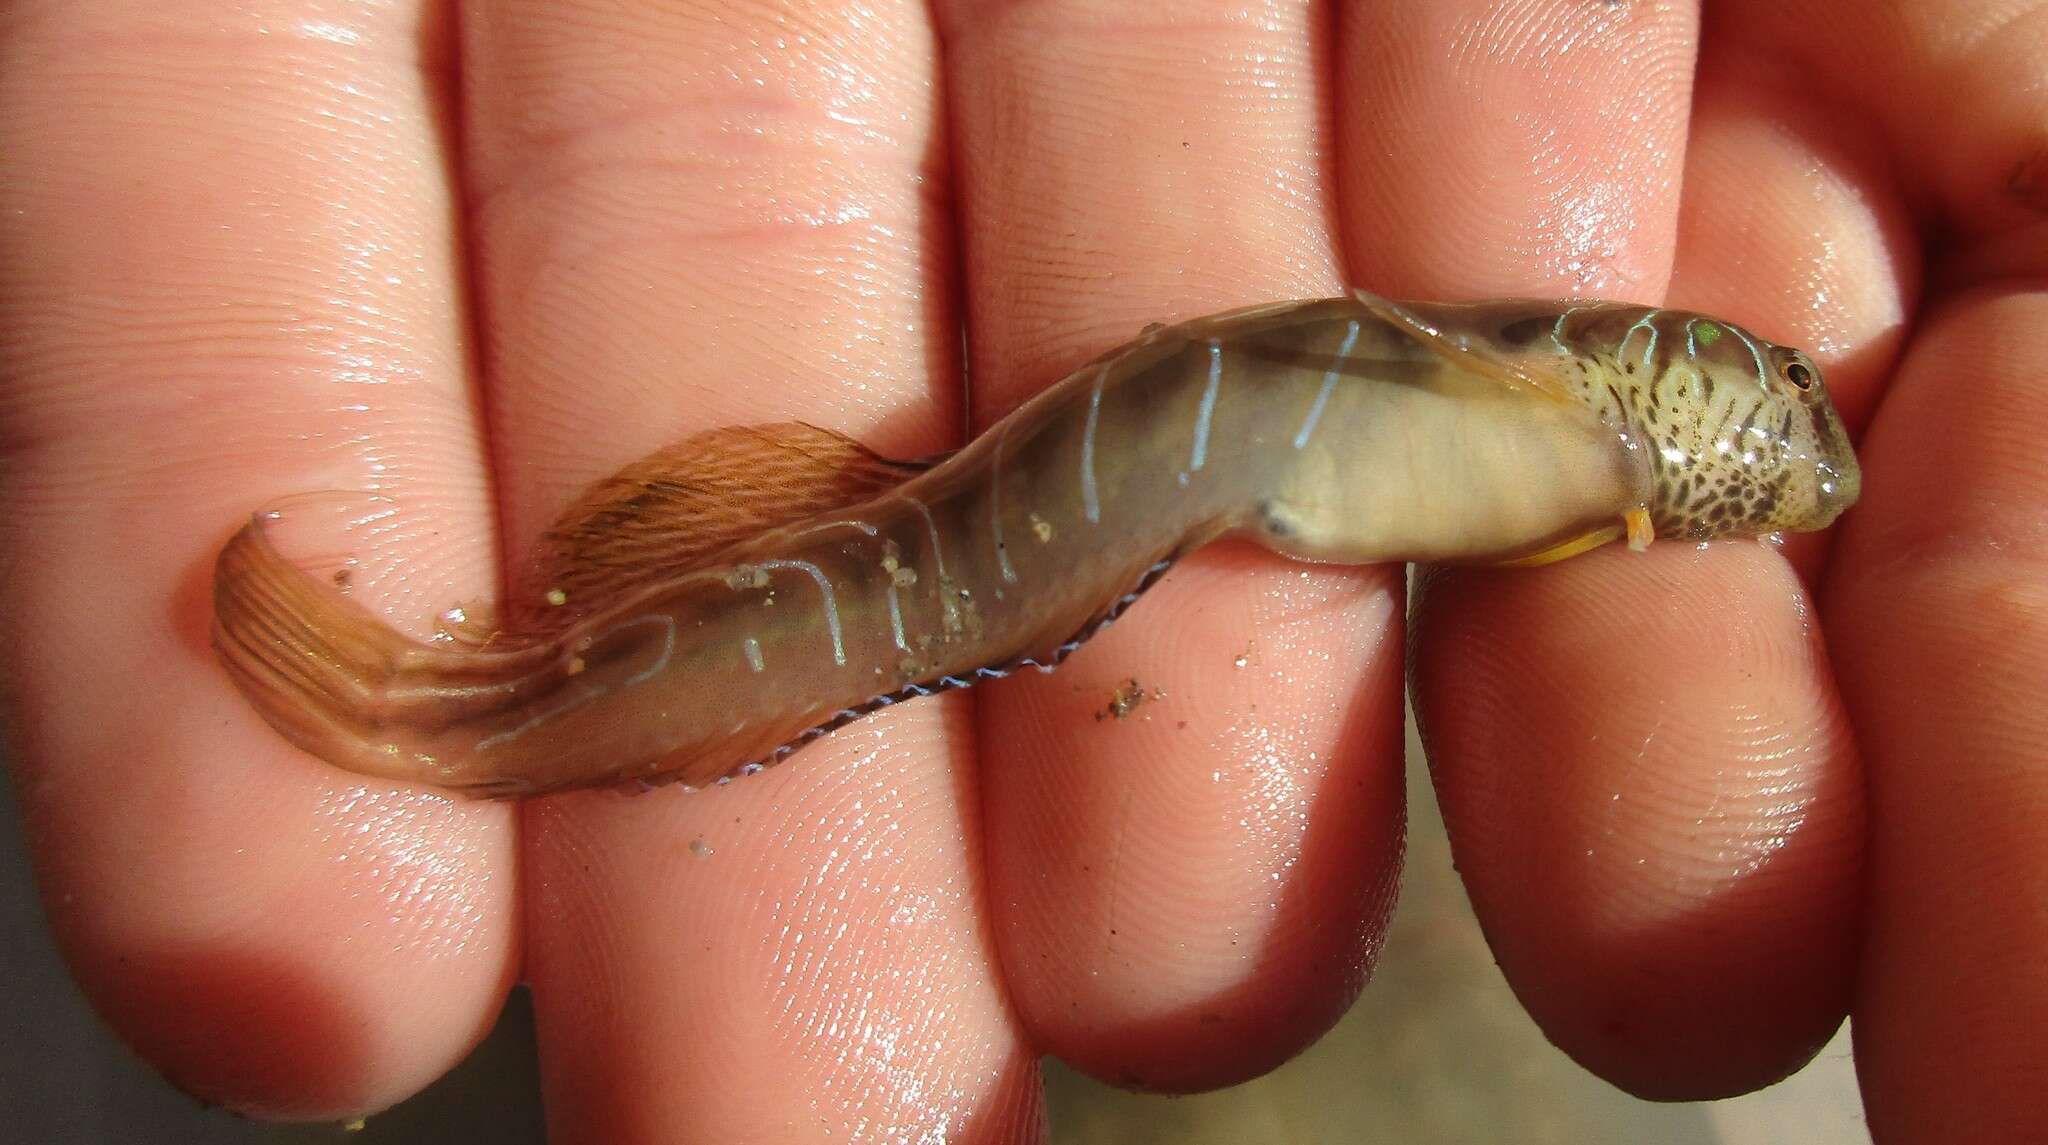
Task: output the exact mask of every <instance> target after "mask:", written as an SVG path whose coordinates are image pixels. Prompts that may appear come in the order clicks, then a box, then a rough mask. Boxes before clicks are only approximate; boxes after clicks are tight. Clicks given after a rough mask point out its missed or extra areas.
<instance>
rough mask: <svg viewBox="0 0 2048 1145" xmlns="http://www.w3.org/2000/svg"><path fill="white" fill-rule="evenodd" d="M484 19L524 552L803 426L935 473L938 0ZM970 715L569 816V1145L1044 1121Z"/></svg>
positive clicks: (941, 295) (502, 392)
mask: <svg viewBox="0 0 2048 1145" xmlns="http://www.w3.org/2000/svg"><path fill="white" fill-rule="evenodd" d="M470 15H471V17H473V19H472V20H471V21H470V23H469V24H468V25H467V27H468V28H469V29H470V30H471V33H472V34H471V35H470V37H469V39H468V41H467V44H466V47H467V49H468V52H469V60H470V65H471V67H470V76H471V80H472V83H471V87H470V90H469V114H468V117H467V121H466V122H467V123H468V125H469V127H470V131H471V135H470V140H471V145H472V159H473V161H474V162H473V177H474V198H475V204H476V207H475V209H476V220H477V233H478V237H479V243H480V248H481V253H482V274H483V282H482V288H483V291H484V294H485V297H486V299H487V305H486V322H485V338H486V345H487V347H488V354H489V358H490V361H491V362H492V363H493V364H494V366H495V369H496V373H495V377H494V389H493V395H492V396H493V400H492V412H493V415H494V418H495V428H496V430H497V433H496V436H495V438H494V444H495V446H496V448H497V450H498V453H499V457H500V460H501V464H502V467H503V472H504V473H505V474H506V483H505V490H504V492H505V515H506V520H507V522H508V527H509V536H510V538H511V543H512V544H513V545H515V546H518V548H519V549H522V550H523V549H525V548H528V547H530V546H531V545H532V543H533V541H534V538H535V537H536V534H537V533H538V532H539V530H540V529H541V528H542V527H543V525H544V524H545V522H546V521H547V520H548V519H549V518H550V517H552V516H553V515H554V514H555V513H556V512H558V511H559V510H560V509H561V507H562V506H563V505H564V504H565V503H566V502H567V501H568V499H569V498H570V497H571V496H573V495H574V493H575V492H576V491H577V489H578V487H579V486H580V485H582V484H583V483H585V482H588V481H590V480H592V479H595V478H598V477H600V476H602V475H604V474H606V473H609V472H611V471H613V470H615V469H617V468H618V467H619V466H621V465H623V464H624V463H626V462H628V461H630V460H633V459H634V458H636V457H639V456H641V455H643V454H646V453H648V452H650V451H652V450H653V449H654V448H656V447H657V446H660V445H662V444H665V443H667V442H669V441H673V440H675V439H677V438H680V437H682V436H684V435H685V434H687V433H689V432H692V431H695V430H700V429H704V428H707V427H711V426H717V425H726V424H733V423H747V422H760V421H769V420H776V419H789V418H801V419H803V420H806V421H811V422H815V423H818V424H822V425H825V426H829V427H832V428H834V429H838V430H842V431H845V432H848V433H852V434H854V435H856V436H859V437H862V438H863V439H865V440H868V441H869V442H871V443H873V444H874V445H876V446H878V447H879V448H882V449H884V450H885V451H887V452H890V453H896V454H899V455H916V454H920V453H927V452H930V451H932V450H934V449H937V448H941V447H943V446H944V445H946V444H949V442H948V436H949V427H951V426H953V425H957V424H958V421H957V407H956V406H955V405H954V402H955V401H956V400H957V399H956V398H954V397H953V396H952V394H951V391H950V390H947V389H944V388H942V387H944V386H946V385H947V384H948V383H949V381H950V380H951V379H952V378H954V377H956V376H957V374H956V373H955V371H956V369H957V362H956V361H955V355H954V352H953V349H952V346H951V344H950V343H949V340H948V334H949V333H950V332H951V331H953V330H955V329H956V327H954V325H953V322H954V316H953V315H952V314H951V313H949V311H948V308H947V305H946V301H947V299H948V298H949V297H950V295H949V293H948V290H947V284H946V281H945V277H944V274H943V269H944V268H945V267H946V266H947V265H948V264H949V261H950V254H949V252H948V250H947V249H946V246H945V244H944V241H943V237H942V236H943V235H944V234H945V223H946V214H945V204H944V201H943V198H942V197H940V196H939V195H937V194H936V193H935V191H934V189H935V188H939V187H943V186H944V170H943V167H942V166H941V165H940V164H939V161H938V158H937V157H939V156H942V155H943V154H944V151H943V146H942V144H941V141H940V139H939V137H938V135H937V127H936V117H935V115H934V113H933V106H932V105H933V90H932V85H933V78H932V67H933V62H932V46H931V38H930V33H929V31H928V29H927V28H926V26H925V24H924V22H923V15H922V9H921V8H919V7H918V6H917V5H914V4H908V3H902V4H885V5H882V6H881V7H876V6H873V5H860V4H852V3H833V4H826V5H796V4H789V5H756V6H743V7H732V6H728V5H721V4H715V3H685V4H672V5H662V6H638V7H630V8H628V9H616V8H615V7H614V6H609V5H606V6H593V5H561V4H551V3H517V4H509V5H491V6H485V5H477V6H474V7H473V8H472V9H471V10H470ZM769 45H773V47H772V50H771V48H770V47H769ZM515 551H516V550H515ZM534 587H535V586H527V588H528V589H532V588H534ZM949 712H950V714H951V716H952V717H953V718H952V719H951V720H950V721H949V720H948V719H947V716H948V714H949ZM964 715H965V712H964V711H963V710H960V709H959V708H958V707H957V705H953V704H947V703H941V702H927V703H919V704H906V705H902V706H900V707H897V708H893V709H891V710H890V711H889V712H888V713H886V714H884V715H878V716H876V717H874V718H873V719H871V720H868V721H864V722H863V723H862V724H861V725H859V726H857V727H852V728H847V729H845V730H843V731H841V732H840V733H838V734H835V735H833V736H830V737H828V738H826V739H825V740H823V741H821V742H819V743H817V744H814V745H812V746H810V747H808V748H806V749H805V750H804V751H803V752H801V753H800V754H799V755H798V756H796V757H795V758H794V759H793V760H792V761H791V762H790V763H789V764H788V765H787V766H786V767H784V768H781V769H779V770H777V771H776V772H773V773H771V774H768V775H764V776H756V777H751V778H749V779H746V780H743V781H741V782H738V783H734V784H732V785H731V786H730V787H727V788H723V789H719V790H716V791H710V792H702V793H695V794H685V793H683V792H680V791H676V790H665V791H662V792H658V793H655V794H651V795H646V796H642V797H637V798H633V797H626V796H620V795H615V794H610V793H599V794H593V795H586V796H581V797H571V798H563V799H557V800H549V801H546V802H543V803H539V804H536V805H533V806H532V807H531V810H530V812H529V814H528V817H527V824H528V826H529V827H530V828H531V832H532V839H531V846H530V850H529V852H528V858H529V864H530V865H529V868H528V869H529V871H530V873H531V875H532V876H533V882H532V895H531V897H530V899H529V907H530V910H529V917H530V919H531V928H530V936H529V941H530V949H531V956H530V959H529V963H528V968H529V975H530V978H531V981H532V983H533V988H534V999H535V1011H536V1019H537V1023H538V1028H539V1034H540V1037H541V1040H542V1045H541V1062H542V1074H543V1078H544V1081H545V1084H546V1088H547V1098H548V1104H549V1108H550V1120H551V1124H552V1129H553V1131H554V1133H555V1135H557V1136H559V1137H561V1138H562V1139H564V1140H600V1141H606V1142H627V1141H641V1140H646V1141H675V1140H712V1141H724V1140H740V1139H762V1138H768V1137H773V1138H775V1139H806V1140H808V1139H825V1138H833V1137H844V1136H846V1135H848V1134H850V1133H856V1132H879V1133H882V1134H883V1135H886V1136H889V1137H891V1138H894V1137H898V1136H901V1137H904V1138H921V1137H924V1136H932V1135H938V1134H941V1133H943V1134H947V1135H958V1134H963V1133H964V1134H967V1135H969V1136H979V1135H986V1136H987V1137H988V1139H990V1140H997V1139H1007V1136H1006V1135H1008V1134H1012V1133H1018V1132H1023V1131H1024V1129H1025V1128H1027V1127H1028V1126H1029V1125H1030V1124H1031V1123H1032V1121H1033V1119H1034V1118H1036V1117H1037V1115H1038V1114H1037V1111H1038V1108H1039V1097H1038V1088H1037V1080H1036V1074H1035V1071H1034V1069H1033V1065H1034V1062H1033V1059H1032V1058H1031V1056H1030V1055H1028V1054H1027V1053H1025V1052H1024V1051H1023V1049H1022V1048H1021V1047H1020V1045H1019V1043H1018V1041H1017V1039H1016V1037H1015V1035H1014V1034H1013V1032H1012V1030H1011V1025H1010V1022H1009V1019H1008V1017H1007V1014H1006V1012H1005V1010H1004V1007H1003V1005H1002V1000H1001V996H1000V994H999V993H998V991H997V988H996V986H995V984H994V980H993V975H994V971H993V967H992V965H991V962H990V959H989V957H988V953H987V941H988V940H987V936H986V934H985V933H984V931H983V925H984V924H983V921H982V913H981V912H982V905H981V900H980V897H979V893H978V888H979V883H978V880H977V879H976V877H975V876H974V874H973V860H974V856H975V854H976V852H977V849H978V843H977V837H976V827H975V824H974V822H973V816H972V811H973V807H974V788H973V785H972V783H971V781H970V779H969V778H968V773H966V772H965V771H962V770H960V769H959V767H960V764H961V762H963V761H964V755H963V753H962V752H961V750H960V748H961V746H962V744H963V737H962V736H961V735H960V732H961V729H960V727H959V725H958V721H959V719H961V718H964Z"/></svg>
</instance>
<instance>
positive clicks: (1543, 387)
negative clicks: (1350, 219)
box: [1351, 288, 1579, 405]
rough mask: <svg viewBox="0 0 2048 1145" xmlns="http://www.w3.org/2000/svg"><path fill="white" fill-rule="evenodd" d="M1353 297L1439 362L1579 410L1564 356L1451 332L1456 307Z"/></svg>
mask: <svg viewBox="0 0 2048 1145" xmlns="http://www.w3.org/2000/svg"><path fill="white" fill-rule="evenodd" d="M1351 296H1352V297H1353V298H1355V299H1357V300H1358V302H1359V303H1360V304H1361V305H1363V306H1364V307H1365V308H1366V309H1367V310H1370V311H1372V312H1373V313H1374V314H1375V315H1377V316H1379V317H1380V318H1382V319H1384V320H1385V321H1387V322H1390V323H1392V324H1393V325H1395V326H1398V327H1400V328H1401V329H1402V330H1404V331H1406V332H1407V333H1408V335H1409V336H1410V337H1412V338H1414V339H1415V340H1416V341H1417V342H1420V343H1422V344H1423V345H1424V346H1426V347H1428V348H1429V349H1430V350H1431V351H1432V352H1434V353H1435V354H1436V355H1437V356H1438V357H1441V358H1443V359H1445V360H1446V361H1448V362H1450V363H1451V364H1452V365H1454V366H1456V367H1458V368H1459V369H1461V370H1464V371H1466V372H1467V373H1470V374H1474V375H1477V376H1479V377H1482V378H1492V379H1493V380H1495V381H1497V382H1500V383H1502V384H1504V385H1507V386H1509V387H1512V388H1514V389H1518V390H1522V391H1524V392H1527V393H1533V394H1538V395H1541V396H1543V397H1546V398H1549V399H1550V400H1551V401H1554V402H1560V403H1562V404H1565V405H1577V404H1579V403H1577V402H1574V401H1573V400H1572V396H1571V388H1570V384H1569V382H1568V381H1567V379H1566V377H1565V375H1564V373H1563V371H1564V368H1565V363H1568V362H1570V361H1572V359H1571V358H1568V357H1566V356H1564V355H1561V354H1560V355H1550V354H1540V355H1529V354H1513V355H1510V354H1507V353H1503V352H1502V349H1501V347H1500V346H1499V345H1497V344H1496V343H1495V342H1494V340H1493V339H1492V338H1490V337H1487V336H1484V335H1482V334H1476V333H1472V332H1470V331H1468V330H1458V329H1454V328H1453V327H1452V316H1453V315H1454V314H1455V313H1456V312H1457V311H1458V310H1459V309H1460V308H1459V307H1457V306H1435V305H1430V304H1424V303H1415V304H1410V303H1402V302H1395V301H1394V300H1392V299H1390V298H1382V297H1380V296H1379V295H1377V294H1374V293H1372V292H1371V291H1367V290H1358V289H1355V288H1354V289H1353V290H1352V291H1351ZM1464 309H1470V308H1469V307H1468V308H1464ZM1468 321H1469V320H1468Z"/></svg>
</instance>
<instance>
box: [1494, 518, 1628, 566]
mask: <svg viewBox="0 0 2048 1145" xmlns="http://www.w3.org/2000/svg"><path fill="white" fill-rule="evenodd" d="M1623 531H1624V530H1623V527H1622V526H1620V525H1608V526H1606V527H1604V528H1599V529H1595V530H1593V531H1592V532H1590V533H1585V534H1582V535H1580V536H1576V537H1572V538H1571V539H1569V540H1564V541H1559V542H1558V543H1556V544H1554V545H1552V546H1550V547H1549V548H1547V549H1543V550H1541V551H1539V552H1534V553H1530V554H1528V555H1527V556H1521V557H1516V558H1514V559H1513V560H1507V561H1502V562H1500V563H1501V567H1503V568H1511V569H1528V568H1535V567H1537V566H1538V565H1550V564H1556V563H1557V562H1558V561H1561V560H1564V559H1566V558H1567V557H1575V556H1578V555H1579V554H1580V553H1583V552H1588V551H1590V550H1593V549H1597V548H1599V547H1600V546H1601V545H1604V544H1607V543H1608V542H1610V541H1613V540H1616V539H1617V538H1619V537H1620V536H1621V535H1622V533H1623Z"/></svg>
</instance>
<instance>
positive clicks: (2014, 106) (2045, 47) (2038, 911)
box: [1738, 3, 2048, 1141]
mask: <svg viewBox="0 0 2048 1145" xmlns="http://www.w3.org/2000/svg"><path fill="white" fill-rule="evenodd" d="M1756 8H1757V9H1758V11H1757V12H1756V13H1755V15H1756V16H1757V17H1758V24H1757V27H1758V29H1759V31H1760V32H1761V33H1762V34H1764V35H1767V36H1770V37H1771V38H1772V42H1774V43H1778V44H1781V45H1782V46H1783V50H1784V52H1785V53H1786V55H1785V59H1786V60H1787V61H1788V62H1790V63H1791V64H1793V65H1794V66H1798V67H1800V68H1802V69H1804V70H1806V71H1808V72H1810V73H1811V74H1812V75H1813V76H1814V78H1815V80H1816V82H1819V83H1823V84H1826V85H1827V86H1828V87H1829V88H1831V89H1833V90H1834V91H1835V92H1836V93H1838V94H1837V95H1836V96H1835V98H1836V99H1837V100H1838V101H1841V102H1844V103H1848V104H1850V105H1851V106H1854V107H1856V108H1857V109H1858V110H1859V112H1860V113H1861V114H1862V115H1863V116H1864V117H1865V118H1866V119H1867V120H1868V121H1869V122H1871V123H1872V124H1874V125H1875V126H1876V128H1877V129H1878V130H1881V131H1883V132H1884V133H1885V135H1886V136H1887V137H1888V138H1890V139H1891V140H1893V141H1895V142H1894V150H1893V155H1894V159H1893V162H1894V165H1895V169H1896V170H1898V171H1899V172H1900V177H1901V178H1902V179H1904V180H1906V181H1907V182H1908V185H1909V187H1910V189H1911V191H1912V192H1913V194H1914V195H1915V198H1916V201H1917V202H1918V203H1920V204H1921V205H1922V210H1923V211H1924V212H1925V213H1926V225H1927V226H1928V227H1930V228H1931V229H1935V230H1937V232H1938V233H1940V234H1942V235H1943V236H1944V239H1943V241H1941V242H1939V243H1935V244H1930V249H1931V250H1932V251H1933V254H1934V258H1933V261H1934V265H1932V266H1931V267H1930V280H1931V281H1932V282H1933V283H1936V284H1939V285H1942V286H1948V287H1951V288H1952V290H1951V291H1950V292H1946V293H1941V294H1938V295H1937V296H1936V297H1934V298H1931V299H1930V300H1929V301H1928V303H1927V306H1926V310H1925V314H1924V317H1923V318H1922V319H1921V321H1920V323H1919V325H1918V327H1917V328H1916V330H1915V332H1914V335H1913V340H1912V344H1911V346H1910V348H1909V349H1908V351H1907V354H1906V358H1905V361H1904V363H1903V364H1902V365H1901V367H1900V369H1899V373H1898V377H1897V380H1896V381H1895V382H1894V383H1893V385H1892V387H1891V389H1890V391H1889V392H1888V393H1887V394H1886V397H1885V401H1884V404H1883V406H1882V408H1881V409H1880V410H1879V412H1878V414H1877V416H1876V419H1875V421H1874V422H1873V423H1872V426H1871V430H1870V433H1869V435H1868V436H1867V437H1866V439H1865V441H1864V444H1863V447H1862V454H1863V458H1864V472H1865V474H1866V478H1865V484H1864V495H1863V500H1862V504H1861V505H1860V506H1859V507H1858V508H1857V510H1856V511H1855V513H1854V514H1853V515H1852V516H1851V517H1850V518H1849V519H1848V521H1847V523H1846V525H1845V527H1844V529H1843V530H1842V532H1843V536H1842V539H1841V543H1840V546H1839V548H1838V551H1837V552H1836V553H1835V557H1834V561H1833V563H1832V565H1831V567H1830V576H1829V579H1828V582H1827V588H1828V596H1827V602H1828V608H1827V611H1826V617H1827V622H1828V623H1827V626H1828V631H1829V634H1830V640H1831V642H1832V643H1833V644H1834V646H1835V649H1836V653H1837V655H1836V663H1837V664H1838V665H1839V671H1840V673H1841V676H1842V690H1843V695H1844V697H1845V700H1846V702H1847V704H1848V708H1849V712H1850V715H1851V717H1852V718H1853V720H1854V722H1855V725H1856V730H1857V733H1858V738H1859V740H1860V742H1861V743H1862V745H1863V750H1864V756H1865V766H1866V768H1867V770H1868V773H1869V787H1870V856H1871V858H1870V877H1869V889H1868V903H1869V907H1868V917H1867V920H1866V924H1865V936H1864V943H1863V951H1864V953H1863V966H1862V973H1861V975H1860V976H1859V979H1858V981H1857V985H1856V1001H1855V1031H1856V1064H1857V1071H1858V1073H1859V1075H1860V1077H1861V1079H1862V1082H1863V1087H1864V1100H1865V1105H1866V1107H1867V1110H1868V1112H1869V1117H1870V1126H1871V1132H1872V1134H1873V1136H1875V1137H1876V1138H1877V1139H1878V1140H1881V1141H1889V1140H1899V1141H2012V1140H2024V1139H2031V1138H2036V1137H2039V1136H2040V1135H2041V1133H2042V1131H2043V1128H2044V1126H2048V1099H2044V1095H2043V1093H2044V1091H2043V1088H2042V1086H2041V1084H2040V1080H2041V1078H2042V1077H2043V1076H2044V1074H2048V1048H2044V1043H2043V1040H2042V1038H2041V1036H2040V1031H2041V1029H2042V1026H2043V1022H2044V1019H2048V973H2044V970H2043V964H2042V959H2041V951H2042V950H2043V949H2044V948H2048V844H2044V842H2043V837H2042V833H2041V829H2040V824H2041V821H2042V818H2043V812H2044V810H2048V749H2044V746H2043V745H2044V744H2048V722H2044V720H2043V718H2042V714H2041V713H2042V705H2041V702H2040V698H2041V696H2042V695H2043V693H2044V690H2048V688H2044V685H2048V673H2044V671H2043V667H2042V665H2043V663H2044V656H2048V622H2044V617H2048V597H2044V595H2043V591H2042V587H2041V586H2042V585H2043V583H2044V579H2043V575H2042V573H2043V570H2044V568H2048V545H2044V544H2043V534H2042V529H2041V522H2042V516H2041V506H2042V505H2043V504H2044V503H2048V471H2044V470H2043V468H2042V465H2041V456H2042V454H2041V449H2040V441H2041V434H2042V432H2043V431H2044V430H2048V388H2044V385H2043V382H2042V379H2043V378H2044V377H2048V353H2044V352H2043V350H2042V348H2041V346H2040V342H2039V338H2038V335H2037V334H2036V333H2035V332H2036V331H2038V330H2039V329H2040V328H2041V326H2042V323H2043V321H2044V317H2048V295H2044V294H2043V293H2042V292H2041V289H2040V285H2039V284H2040V283H2041V282H2042V281H2043V275H2044V273H2048V257H2044V256H2048V242H2044V241H2043V240H2044V239H2048V193H2044V191H2043V188H2044V187H2048V182H2044V181H2043V180H2040V179H2036V178H2035V177H2034V176H2033V174H2031V172H2034V171H2036V170H2037V169H2042V168H2041V166H2040V164H2041V160H2040V156H2041V152H2042V138H2041V134H2040V130H2041V124H2042V122H2043V116H2044V105H2043V95H2042V92H2041V89H2040V84H2039V76H2040V61H2041V60H2042V58H2043V57H2044V53H2048V5H2040V4H2034V5H2021V6H2013V5H2000V4H1989V3H1967V4H1966V3H1951V4H1941V5H1908V6H1903V7H1901V8H1899V9H1897V10H1888V11H1885V12H1883V13H1881V14H1880V18H1878V19H1867V18H1866V13H1867V12H1868V10H1867V9H1865V8H1863V7H1861V6H1857V7H1854V8H1853V9H1852V8H1846V7H1845V8H1843V9H1841V10H1840V11H1829V10H1828V8H1826V7H1817V8H1814V9H1812V10H1811V11H1807V10H1800V11H1797V12H1794V11H1790V10H1785V9H1781V8H1779V7H1777V6H1771V5H1758V6H1756ZM1844 13H1850V14H1853V16H1854V17H1855V18H1854V19H1849V20H1845V19H1844ZM1738 18H1740V17H1738ZM1930 107H1940V108H1942V109H1943V111H1944V114H1942V115H1939V116H1934V115H1929V114H1928V109H1929V108H1930Z"/></svg>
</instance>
